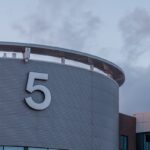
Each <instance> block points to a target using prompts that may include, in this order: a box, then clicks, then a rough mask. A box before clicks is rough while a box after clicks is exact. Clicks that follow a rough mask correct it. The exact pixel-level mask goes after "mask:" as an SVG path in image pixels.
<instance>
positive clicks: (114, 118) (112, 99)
mask: <svg viewBox="0 0 150 150" xmlns="http://www.w3.org/2000/svg"><path fill="white" fill-rule="evenodd" d="M29 72H38V73H48V76H49V78H48V80H47V81H41V80H36V81H35V82H34V83H35V84H41V85H44V86H46V87H47V88H48V89H50V91H51V97H52V99H51V104H50V106H49V107H48V108H47V109H45V110H42V111H36V110H33V109H31V108H30V107H28V106H27V104H26V103H25V100H24V98H25V97H28V96H32V98H33V99H34V100H37V101H40V100H41V99H42V98H43V96H42V94H41V93H40V92H33V93H32V94H31V93H28V92H27V91H26V84H27V80H28V74H29ZM118 88H119V87H118V84H117V83H116V82H115V81H113V80H112V79H110V78H108V77H106V76H104V75H102V74H99V73H96V72H93V71H89V70H84V69H81V68H76V67H71V66H67V65H63V64H54V63H46V62H40V61H33V60H30V61H29V62H28V63H24V62H23V61H22V60H17V59H2V58H1V59H0V145H7V146H9V145H10V146H30V147H45V148H58V149H68V150H110V149H111V150H117V149H118Z"/></svg>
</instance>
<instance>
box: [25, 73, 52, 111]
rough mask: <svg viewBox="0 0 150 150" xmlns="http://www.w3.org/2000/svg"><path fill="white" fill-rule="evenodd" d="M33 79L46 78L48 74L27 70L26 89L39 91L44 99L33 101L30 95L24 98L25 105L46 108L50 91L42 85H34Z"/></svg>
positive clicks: (39, 108)
mask: <svg viewBox="0 0 150 150" xmlns="http://www.w3.org/2000/svg"><path fill="white" fill-rule="evenodd" d="M35 80H48V74H46V73H37V72H29V76H28V82H27V87H26V90H27V91H28V92H30V93H32V92H34V91H40V92H42V93H43V94H44V100H43V101H42V102H41V103H37V102H35V101H34V100H33V99H32V97H27V98H25V101H26V103H27V105H28V106H29V107H31V108H33V109H35V110H43V109H46V108H47V107H48V106H49V105H50V103H51V93H50V91H49V89H48V88H47V87H45V86H43V85H34V81H35Z"/></svg>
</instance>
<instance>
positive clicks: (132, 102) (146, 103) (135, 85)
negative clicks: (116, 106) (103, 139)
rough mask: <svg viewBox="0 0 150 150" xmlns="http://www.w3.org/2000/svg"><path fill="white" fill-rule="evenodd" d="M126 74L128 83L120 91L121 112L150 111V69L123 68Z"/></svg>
mask: <svg viewBox="0 0 150 150" xmlns="http://www.w3.org/2000/svg"><path fill="white" fill-rule="evenodd" d="M123 68H124V70H125V73H126V75H127V76H126V82H125V83H124V85H123V86H122V87H121V90H120V110H121V112H124V113H130V114H134V113H136V112H149V111H150V91H149V90H150V83H149V81H150V76H149V74H150V67H149V68H147V69H144V68H136V69H135V68H132V67H130V66H124V67H123Z"/></svg>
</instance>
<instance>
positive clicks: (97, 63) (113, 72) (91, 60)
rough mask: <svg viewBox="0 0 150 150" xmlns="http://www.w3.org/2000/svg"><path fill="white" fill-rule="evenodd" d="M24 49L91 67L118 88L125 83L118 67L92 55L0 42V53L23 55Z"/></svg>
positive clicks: (121, 71) (43, 46) (55, 48)
mask: <svg viewBox="0 0 150 150" xmlns="http://www.w3.org/2000/svg"><path fill="white" fill-rule="evenodd" d="M25 48H31V53H32V54H40V55H47V56H54V57H60V58H66V59H69V60H74V61H77V62H81V63H84V64H88V65H93V67H95V68H97V69H99V70H101V71H103V72H105V73H106V74H109V75H110V76H111V78H112V79H114V80H115V81H116V82H117V83H118V85H119V86H121V85H122V84H123V83H124V81H125V75H124V72H123V70H122V69H121V68H120V67H118V66H117V65H115V64H114V63H112V62H110V61H108V60H105V59H103V58H100V57H97V56H94V55H90V54H87V53H83V52H79V51H75V50H70V49H66V48H59V47H53V46H47V45H39V44H28V43H16V42H0V51H7V52H22V53H24V52H25Z"/></svg>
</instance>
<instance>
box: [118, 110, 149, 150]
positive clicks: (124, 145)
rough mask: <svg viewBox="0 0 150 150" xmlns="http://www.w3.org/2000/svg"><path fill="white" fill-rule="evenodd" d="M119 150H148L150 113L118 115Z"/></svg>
mask: <svg viewBox="0 0 150 150" xmlns="http://www.w3.org/2000/svg"><path fill="white" fill-rule="evenodd" d="M119 126H120V127H119V130H120V132H119V137H120V150H150V113H149V112H147V113H137V114H134V115H133V116H127V115H125V114H120V115H119Z"/></svg>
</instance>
